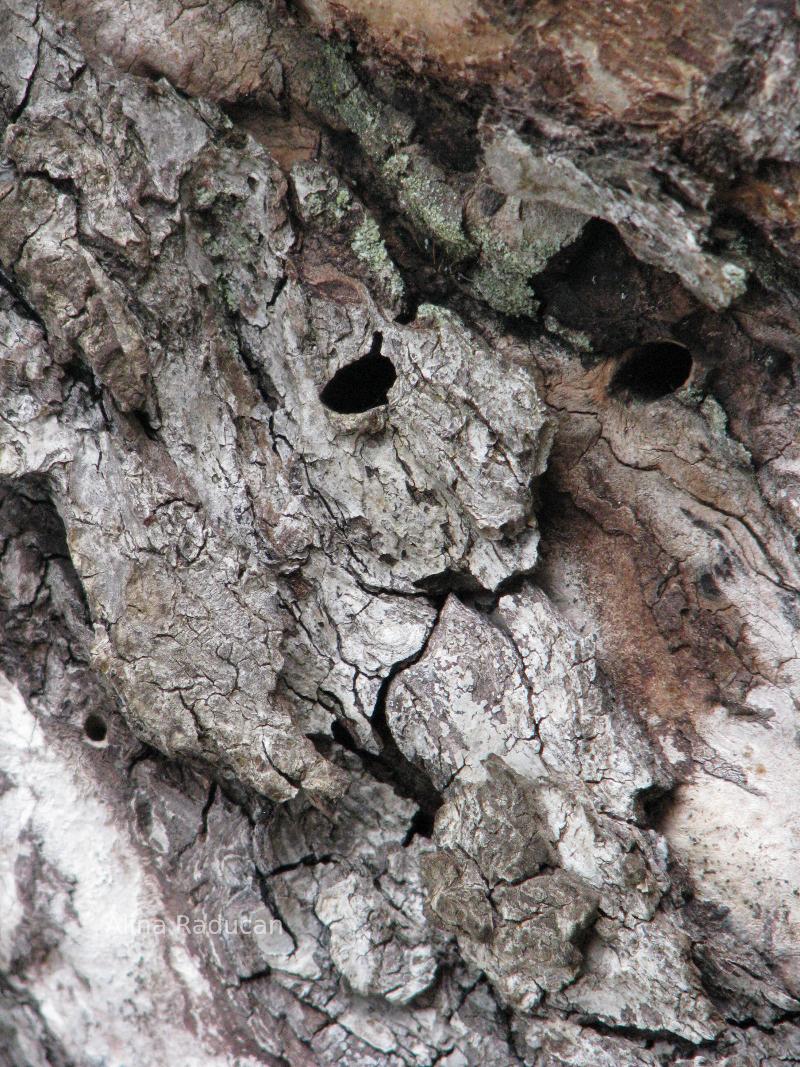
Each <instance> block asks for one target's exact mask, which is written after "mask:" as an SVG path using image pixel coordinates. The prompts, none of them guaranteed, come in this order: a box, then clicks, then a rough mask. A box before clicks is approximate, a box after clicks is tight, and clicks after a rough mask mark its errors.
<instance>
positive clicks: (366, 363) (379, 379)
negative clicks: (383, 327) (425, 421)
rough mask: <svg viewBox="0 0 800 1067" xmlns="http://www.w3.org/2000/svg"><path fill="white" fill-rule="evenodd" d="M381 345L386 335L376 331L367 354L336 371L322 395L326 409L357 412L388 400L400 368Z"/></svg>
mask: <svg viewBox="0 0 800 1067" xmlns="http://www.w3.org/2000/svg"><path fill="white" fill-rule="evenodd" d="M382 345H383V335H382V334H380V333H376V334H375V336H374V337H373V339H372V346H371V348H370V350H369V352H368V353H367V354H366V356H362V357H361V359H356V360H353V362H352V363H347V364H345V366H344V367H341V368H340V369H339V370H337V372H336V373H335V374H334V376H333V377H332V378H331V380H330V381H329V382H328V384H327V385H326V386H325V388H324V389H323V390H322V392H321V393H320V394H319V398H320V400H321V401H322V403H323V404H324V405H325V407H326V408H330V410H331V411H336V412H338V413H339V414H340V415H355V414H357V413H358V412H361V411H369V410H370V409H371V408H377V407H380V406H381V405H382V404H385V403H387V401H388V399H389V390H390V389H391V388H392V386H393V385H394V383H395V382H396V381H397V371H396V370H395V369H394V364H393V363H392V361H391V360H390V359H387V357H386V356H382V355H381V346H382Z"/></svg>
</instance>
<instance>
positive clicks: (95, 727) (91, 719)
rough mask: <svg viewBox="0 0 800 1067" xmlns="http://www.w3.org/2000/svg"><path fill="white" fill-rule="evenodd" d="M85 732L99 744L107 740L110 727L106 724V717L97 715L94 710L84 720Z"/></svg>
mask: <svg viewBox="0 0 800 1067" xmlns="http://www.w3.org/2000/svg"><path fill="white" fill-rule="evenodd" d="M83 732H84V733H85V734H86V736H87V737H88V738H89V740H90V741H93V742H94V743H95V744H96V745H99V744H100V743H101V742H102V741H105V739H106V734H107V733H108V727H107V726H106V724H105V720H104V719H101V718H100V716H99V715H95V714H94V712H91V713H90V714H89V715H87V716H86V719H85V720H84V723H83Z"/></svg>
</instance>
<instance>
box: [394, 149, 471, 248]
mask: <svg viewBox="0 0 800 1067" xmlns="http://www.w3.org/2000/svg"><path fill="white" fill-rule="evenodd" d="M381 174H382V175H383V177H384V180H385V181H386V182H387V183H388V184H389V185H390V186H391V187H392V188H393V189H394V190H395V192H396V195H397V199H398V201H399V202H400V206H401V207H402V208H403V210H404V211H405V212H406V213H407V215H408V218H409V220H410V222H411V223H412V225H413V226H415V227H416V228H417V229H418V230H419V231H421V232H422V233H424V234H425V235H426V236H428V237H429V238H431V239H432V240H433V242H434V244H435V245H436V247H437V248H439V249H441V250H442V251H443V252H444V254H445V255H446V256H447V258H448V259H450V260H453V261H458V260H462V259H466V258H467V257H468V256H471V255H474V254H475V251H476V248H475V246H474V245H473V243H472V242H471V241H470V239H469V238H468V237H467V234H466V232H465V230H464V225H463V222H462V210H461V201H460V200H459V198H458V197H457V196H456V194H455V193H454V192H453V190H452V189H451V188H450V187H449V186H448V184H447V182H446V180H445V177H444V174H443V173H442V171H441V170H440V169H439V168H438V167H437V166H436V165H435V164H433V163H431V161H430V160H429V159H426V158H425V157H424V156H422V155H420V154H412V153H411V152H397V153H396V154H395V155H393V156H391V157H390V158H389V159H387V160H386V162H385V163H384V165H383V167H382V168H381Z"/></svg>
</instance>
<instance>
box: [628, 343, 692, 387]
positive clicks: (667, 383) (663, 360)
mask: <svg viewBox="0 0 800 1067" xmlns="http://www.w3.org/2000/svg"><path fill="white" fill-rule="evenodd" d="M691 371H692V357H691V354H690V352H689V349H688V348H687V347H686V345H681V344H678V342H677V341H648V342H647V344H643V345H637V346H636V348H632V349H629V351H628V352H627V353H626V354H625V357H624V358H623V361H622V363H621V364H620V366H619V368H618V369H617V372H616V373H615V375H614V377H613V378H612V379H611V385H610V386H609V391H610V392H612V393H623V392H626V393H629V394H630V395H631V396H633V397H636V399H637V400H645V401H647V400H658V399H659V398H660V397H662V396H668V395H669V393H674V392H675V390H676V389H680V387H681V386H682V385H683V384H684V383H685V382H686V380H687V379H688V377H689V375H690V374H691Z"/></svg>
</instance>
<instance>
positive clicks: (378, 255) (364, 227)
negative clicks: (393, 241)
mask: <svg viewBox="0 0 800 1067" xmlns="http://www.w3.org/2000/svg"><path fill="white" fill-rule="evenodd" d="M350 246H351V248H352V249H353V252H355V254H356V256H357V257H358V259H359V261H360V262H361V263H363V264H364V266H365V267H366V269H367V271H369V273H370V274H372V275H373V276H374V277H375V278H377V279H378V280H379V281H380V282H381V283H382V285H383V287H384V288H385V290H386V292H387V295H388V296H389V298H390V300H391V301H392V302H393V303H394V302H398V301H401V300H402V299H403V297H404V295H405V287H404V286H403V280H402V278H401V277H400V273H399V271H398V270H397V267H396V266H395V265H394V263H393V262H392V259H391V257H390V256H389V253H388V251H387V250H386V245H385V243H384V240H383V238H382V237H381V231H380V230H379V229H378V224H377V223H376V222H375V220H374V219H373V218H372V217H371V216H369V215H367V216H365V218H364V219H363V220H362V222H361V223H360V224H359V225H358V226H357V227H356V229H355V231H354V233H353V237H352V240H351V242H350Z"/></svg>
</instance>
